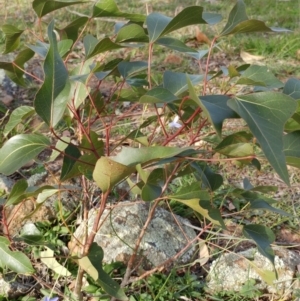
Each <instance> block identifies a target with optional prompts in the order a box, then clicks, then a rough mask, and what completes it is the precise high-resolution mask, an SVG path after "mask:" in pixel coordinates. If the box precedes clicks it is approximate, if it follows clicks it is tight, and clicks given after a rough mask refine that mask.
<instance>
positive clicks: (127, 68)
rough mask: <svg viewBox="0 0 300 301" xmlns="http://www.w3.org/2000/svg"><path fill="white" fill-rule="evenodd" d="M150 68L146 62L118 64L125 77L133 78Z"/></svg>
mask: <svg viewBox="0 0 300 301" xmlns="http://www.w3.org/2000/svg"><path fill="white" fill-rule="evenodd" d="M147 68H148V63H147V62H144V61H134V62H125V61H123V62H121V63H120V64H118V70H119V72H120V74H121V75H122V76H123V77H124V78H127V77H131V76H134V75H136V74H138V73H140V72H141V71H143V70H146V69H147Z"/></svg>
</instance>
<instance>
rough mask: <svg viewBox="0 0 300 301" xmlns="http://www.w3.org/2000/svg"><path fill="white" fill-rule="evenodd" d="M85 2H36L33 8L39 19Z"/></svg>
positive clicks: (47, 0) (44, 0)
mask: <svg viewBox="0 0 300 301" xmlns="http://www.w3.org/2000/svg"><path fill="white" fill-rule="evenodd" d="M80 3H83V1H54V0H34V1H33V2H32V8H33V9H34V11H35V13H36V14H37V16H38V17H39V18H41V17H43V16H45V15H47V14H49V13H51V12H53V11H55V10H57V9H60V8H63V7H66V6H70V5H74V4H80Z"/></svg>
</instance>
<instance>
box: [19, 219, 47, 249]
mask: <svg viewBox="0 0 300 301" xmlns="http://www.w3.org/2000/svg"><path fill="white" fill-rule="evenodd" d="M16 239H17V240H21V241H23V242H25V243H26V244H28V245H31V246H37V245H43V244H44V236H43V234H42V233H41V231H40V230H39V229H38V228H37V227H36V226H35V225H34V224H33V223H28V224H25V225H24V226H23V228H22V230H21V233H20V236H18V237H17V238H16Z"/></svg>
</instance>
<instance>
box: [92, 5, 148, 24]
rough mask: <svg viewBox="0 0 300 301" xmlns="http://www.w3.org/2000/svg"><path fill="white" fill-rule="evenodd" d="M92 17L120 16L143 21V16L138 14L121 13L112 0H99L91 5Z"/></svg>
mask: <svg viewBox="0 0 300 301" xmlns="http://www.w3.org/2000/svg"><path fill="white" fill-rule="evenodd" d="M92 17H93V18H101V17H121V18H125V19H129V20H130V21H132V22H142V23H144V21H145V16H144V15H140V14H129V13H123V12H121V11H120V10H119V8H118V6H117V5H116V3H115V2H114V1H113V0H100V1H98V2H97V3H96V4H95V5H94V7H93V15H92Z"/></svg>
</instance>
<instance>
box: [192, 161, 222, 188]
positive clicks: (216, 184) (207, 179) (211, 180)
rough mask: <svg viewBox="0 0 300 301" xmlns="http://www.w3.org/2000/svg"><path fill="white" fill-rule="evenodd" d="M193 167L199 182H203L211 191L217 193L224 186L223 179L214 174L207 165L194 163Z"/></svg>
mask: <svg viewBox="0 0 300 301" xmlns="http://www.w3.org/2000/svg"><path fill="white" fill-rule="evenodd" d="M191 167H192V168H193V169H194V170H195V171H196V172H195V173H194V175H195V177H196V179H197V180H199V181H200V180H201V181H202V184H203V185H205V186H206V187H207V188H208V189H209V190H211V191H215V190H217V189H218V188H220V186H222V184H223V177H222V176H221V175H219V174H217V173H215V172H213V171H212V170H211V169H210V168H209V166H207V164H206V163H196V162H192V163H191Z"/></svg>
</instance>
